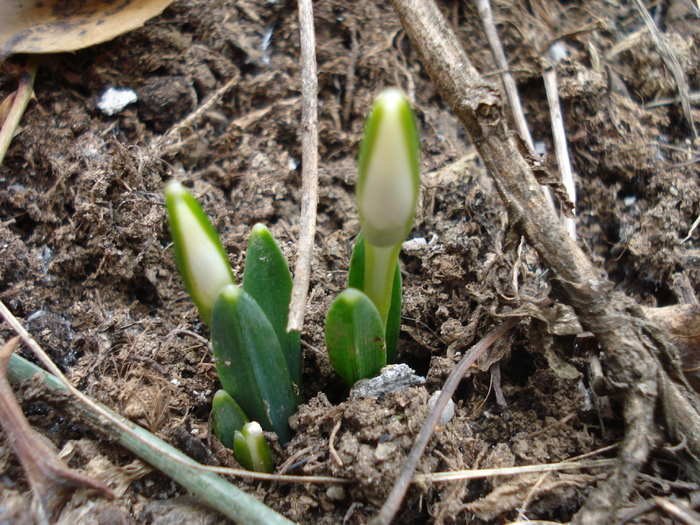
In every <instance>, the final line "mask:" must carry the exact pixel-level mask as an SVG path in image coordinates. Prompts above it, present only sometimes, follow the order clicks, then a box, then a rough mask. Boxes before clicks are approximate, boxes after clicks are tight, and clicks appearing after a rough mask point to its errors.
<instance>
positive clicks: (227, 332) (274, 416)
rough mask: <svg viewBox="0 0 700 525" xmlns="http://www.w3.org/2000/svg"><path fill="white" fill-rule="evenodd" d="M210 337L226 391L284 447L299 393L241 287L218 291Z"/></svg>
mask: <svg viewBox="0 0 700 525" xmlns="http://www.w3.org/2000/svg"><path fill="white" fill-rule="evenodd" d="M211 337H212V346H213V349H214V360H215V364H216V370H217V372H218V373H219V378H220V379H221V384H222V385H223V387H224V390H226V392H228V393H229V395H230V396H231V397H232V398H233V399H235V400H236V402H237V403H238V404H239V405H240V406H241V408H242V409H243V411H244V412H245V414H246V415H247V416H248V417H249V418H250V419H251V420H253V421H258V422H259V423H260V425H262V427H263V428H264V429H266V430H273V431H275V432H276V433H277V435H278V436H279V438H280V442H282V443H287V442H288V441H289V439H290V430H289V424H288V419H289V417H290V416H291V415H292V414H293V413H294V412H295V410H296V406H297V404H298V401H297V395H296V394H295V392H294V388H293V386H292V380H291V377H290V376H289V369H288V368H287V361H286V359H285V357H284V354H283V353H282V348H281V347H280V344H279V341H278V340H277V336H276V335H275V331H274V329H273V328H272V325H271V324H270V321H269V320H268V319H267V317H266V316H265V314H264V312H263V311H262V309H261V308H260V306H258V303H256V302H255V301H254V300H253V298H252V297H251V296H250V295H249V294H248V293H247V292H246V291H245V290H243V288H240V287H238V286H234V285H229V286H226V287H225V288H224V289H222V290H221V292H219V295H218V296H217V298H216V301H215V302H214V309H213V310H212V318H211Z"/></svg>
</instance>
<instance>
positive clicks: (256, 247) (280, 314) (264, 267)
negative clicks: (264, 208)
mask: <svg viewBox="0 0 700 525" xmlns="http://www.w3.org/2000/svg"><path fill="white" fill-rule="evenodd" d="M243 289H244V290H245V291H246V292H248V293H249V294H250V296H251V297H252V298H253V299H255V301H256V302H257V303H258V305H260V308H261V309H262V311H263V312H265V315H266V316H267V318H268V319H269V320H270V323H271V324H272V328H274V330H275V334H276V335H277V339H278V340H279V342H280V346H281V347H282V352H283V353H284V356H285V358H286V359H287V367H288V368H289V375H290V377H291V378H292V382H293V383H294V385H295V386H296V388H297V389H299V388H300V387H301V342H300V334H299V332H297V331H293V332H289V333H287V317H288V316H289V303H290V301H291V299H292V274H291V272H290V271H289V267H288V266H287V261H286V260H285V258H284V254H283V253H282V250H280V247H279V245H278V244H277V241H275V238H274V237H273V236H272V234H271V233H270V230H268V229H267V227H266V226H264V225H263V224H256V225H255V226H253V229H252V230H251V232H250V239H249V240H248V251H247V252H246V261H245V271H244V272H243Z"/></svg>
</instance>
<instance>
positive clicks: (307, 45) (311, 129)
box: [287, 0, 318, 332]
mask: <svg viewBox="0 0 700 525" xmlns="http://www.w3.org/2000/svg"><path fill="white" fill-rule="evenodd" d="M299 32H300V34H301V68H302V69H301V222H300V226H299V243H298V245H297V246H298V247H297V261H296V264H295V266H294V286H293V288H292V300H291V303H290V305H289V319H288V321H287V331H288V332H291V331H292V330H296V331H298V332H300V331H301V329H302V327H303V324H304V311H305V310H306V296H307V293H308V291H309V281H310V280H311V260H312V258H313V253H314V238H315V236H316V208H317V206H318V129H317V128H318V79H317V78H316V36H315V35H314V13H313V8H312V6H311V0H299Z"/></svg>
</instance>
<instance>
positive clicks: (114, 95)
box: [97, 86, 139, 117]
mask: <svg viewBox="0 0 700 525" xmlns="http://www.w3.org/2000/svg"><path fill="white" fill-rule="evenodd" d="M138 99H139V98H138V96H136V91H134V90H133V89H131V88H115V87H111V86H110V87H108V88H107V89H105V90H104V91H103V92H102V94H101V95H100V98H99V100H98V101H97V109H99V110H100V111H101V112H102V113H104V114H105V115H107V116H108V117H111V116H112V115H114V114H115V113H119V112H120V111H121V110H122V109H124V108H125V107H126V106H128V105H129V104H133V103H134V102H136V101H137V100H138Z"/></svg>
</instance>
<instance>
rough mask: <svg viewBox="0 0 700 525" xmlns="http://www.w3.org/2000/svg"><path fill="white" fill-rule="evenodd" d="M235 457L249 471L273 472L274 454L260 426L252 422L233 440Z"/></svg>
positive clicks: (237, 433)
mask: <svg viewBox="0 0 700 525" xmlns="http://www.w3.org/2000/svg"><path fill="white" fill-rule="evenodd" d="M233 441H234V448H233V455H234V457H235V458H236V461H238V463H240V465H241V466H242V467H243V468H244V469H247V470H254V471H256V472H272V452H271V451H270V445H268V444H267V440H266V439H265V436H264V435H263V431H262V428H261V427H260V425H259V424H258V423H257V422H255V421H252V422H251V423H246V424H245V425H243V428H242V429H241V430H237V431H236V433H235V436H234V438H233Z"/></svg>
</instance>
